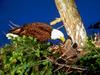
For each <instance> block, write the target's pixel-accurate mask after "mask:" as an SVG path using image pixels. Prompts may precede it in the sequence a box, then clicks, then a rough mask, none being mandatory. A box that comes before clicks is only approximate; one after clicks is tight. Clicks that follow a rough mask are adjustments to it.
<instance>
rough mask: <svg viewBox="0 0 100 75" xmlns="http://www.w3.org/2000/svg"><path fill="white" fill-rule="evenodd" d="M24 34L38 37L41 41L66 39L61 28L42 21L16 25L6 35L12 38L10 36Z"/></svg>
mask: <svg viewBox="0 0 100 75" xmlns="http://www.w3.org/2000/svg"><path fill="white" fill-rule="evenodd" d="M22 35H25V36H32V37H34V38H37V40H38V41H39V42H46V41H48V40H49V42H51V40H52V41H55V40H56V41H57V40H60V41H61V42H64V41H65V38H64V34H63V33H62V32H61V31H60V30H57V29H53V28H52V27H51V26H50V25H48V24H46V23H40V22H36V23H30V24H25V25H23V26H22V27H15V28H13V29H11V30H10V31H9V33H8V34H7V35H6V36H7V37H8V39H10V38H9V36H13V37H17V36H22ZM57 43H58V42H57Z"/></svg>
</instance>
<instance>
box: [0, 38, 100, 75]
mask: <svg viewBox="0 0 100 75" xmlns="http://www.w3.org/2000/svg"><path fill="white" fill-rule="evenodd" d="M49 46H50V43H39V42H38V41H37V40H36V39H35V38H32V37H26V36H23V37H17V38H14V39H12V40H11V43H10V44H7V45H5V46H4V47H2V48H1V49H0V75H67V73H66V71H64V70H61V69H60V70H58V71H57V72H53V70H54V68H55V67H56V66H55V65H54V64H53V63H52V62H50V61H48V60H47V56H49V55H53V54H52V52H50V51H49V50H48V47H49ZM84 50H86V51H88V54H86V55H85V56H83V57H82V58H81V59H79V60H78V61H77V62H76V63H75V64H73V65H76V66H83V67H85V68H87V70H86V71H85V72H83V73H79V72H77V71H76V72H72V73H70V74H69V75H77V74H80V75H82V74H86V75H89V74H90V75H94V74H97V73H100V48H95V46H94V45H93V44H92V43H91V40H88V43H87V45H86V47H85V48H84Z"/></svg>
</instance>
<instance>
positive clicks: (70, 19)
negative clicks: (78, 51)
mask: <svg viewBox="0 0 100 75" xmlns="http://www.w3.org/2000/svg"><path fill="white" fill-rule="evenodd" d="M55 3H56V6H57V9H58V11H59V14H60V18H61V19H62V22H63V24H64V26H65V29H66V32H67V34H68V35H69V36H70V37H71V38H72V41H73V43H77V44H78V45H79V47H83V46H84V45H85V42H86V38H87V35H86V31H85V28H84V25H83V22H82V20H81V17H80V15H79V13H78V10H77V8H76V5H75V1H74V0H55Z"/></svg>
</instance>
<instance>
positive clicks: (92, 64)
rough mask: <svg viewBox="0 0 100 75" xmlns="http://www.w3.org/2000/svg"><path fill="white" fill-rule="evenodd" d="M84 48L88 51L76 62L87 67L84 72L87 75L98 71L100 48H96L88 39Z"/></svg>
mask: <svg viewBox="0 0 100 75" xmlns="http://www.w3.org/2000/svg"><path fill="white" fill-rule="evenodd" d="M84 50H86V51H87V52H88V53H87V54H86V55H85V56H83V57H81V59H80V60H79V61H78V62H77V63H76V64H77V65H80V66H83V67H85V68H87V71H86V72H84V73H86V74H87V75H94V74H97V73H100V48H96V47H95V46H94V44H92V41H91V40H88V41H87V45H86V47H85V48H84Z"/></svg>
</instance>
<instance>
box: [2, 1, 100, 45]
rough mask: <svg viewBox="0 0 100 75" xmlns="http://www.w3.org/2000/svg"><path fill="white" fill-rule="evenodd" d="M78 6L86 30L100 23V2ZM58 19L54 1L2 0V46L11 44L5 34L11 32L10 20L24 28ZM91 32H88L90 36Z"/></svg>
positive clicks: (88, 2) (83, 3)
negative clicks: (35, 23)
mask: <svg viewBox="0 0 100 75" xmlns="http://www.w3.org/2000/svg"><path fill="white" fill-rule="evenodd" d="M76 5H77V8H78V11H79V13H80V15H81V17H82V20H83V22H84V25H85V28H86V29H87V28H88V27H89V25H91V24H94V23H96V22H98V21H100V0H76ZM58 17H60V16H59V13H58V11H57V8H56V6H55V2H54V0H0V46H3V45H5V44H6V43H8V42H9V40H7V38H6V37H5V33H7V32H8V31H9V30H10V27H9V24H10V23H9V20H11V21H12V22H14V23H15V24H19V25H21V26H22V25H23V24H25V23H32V22H45V23H48V24H49V23H50V22H51V21H52V20H54V19H55V18H58ZM54 28H57V26H54ZM61 30H62V31H63V32H65V31H64V29H61ZM98 31H100V30H98ZM90 32H92V31H91V30H87V33H88V34H89V33H90ZM65 35H66V34H65Z"/></svg>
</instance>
